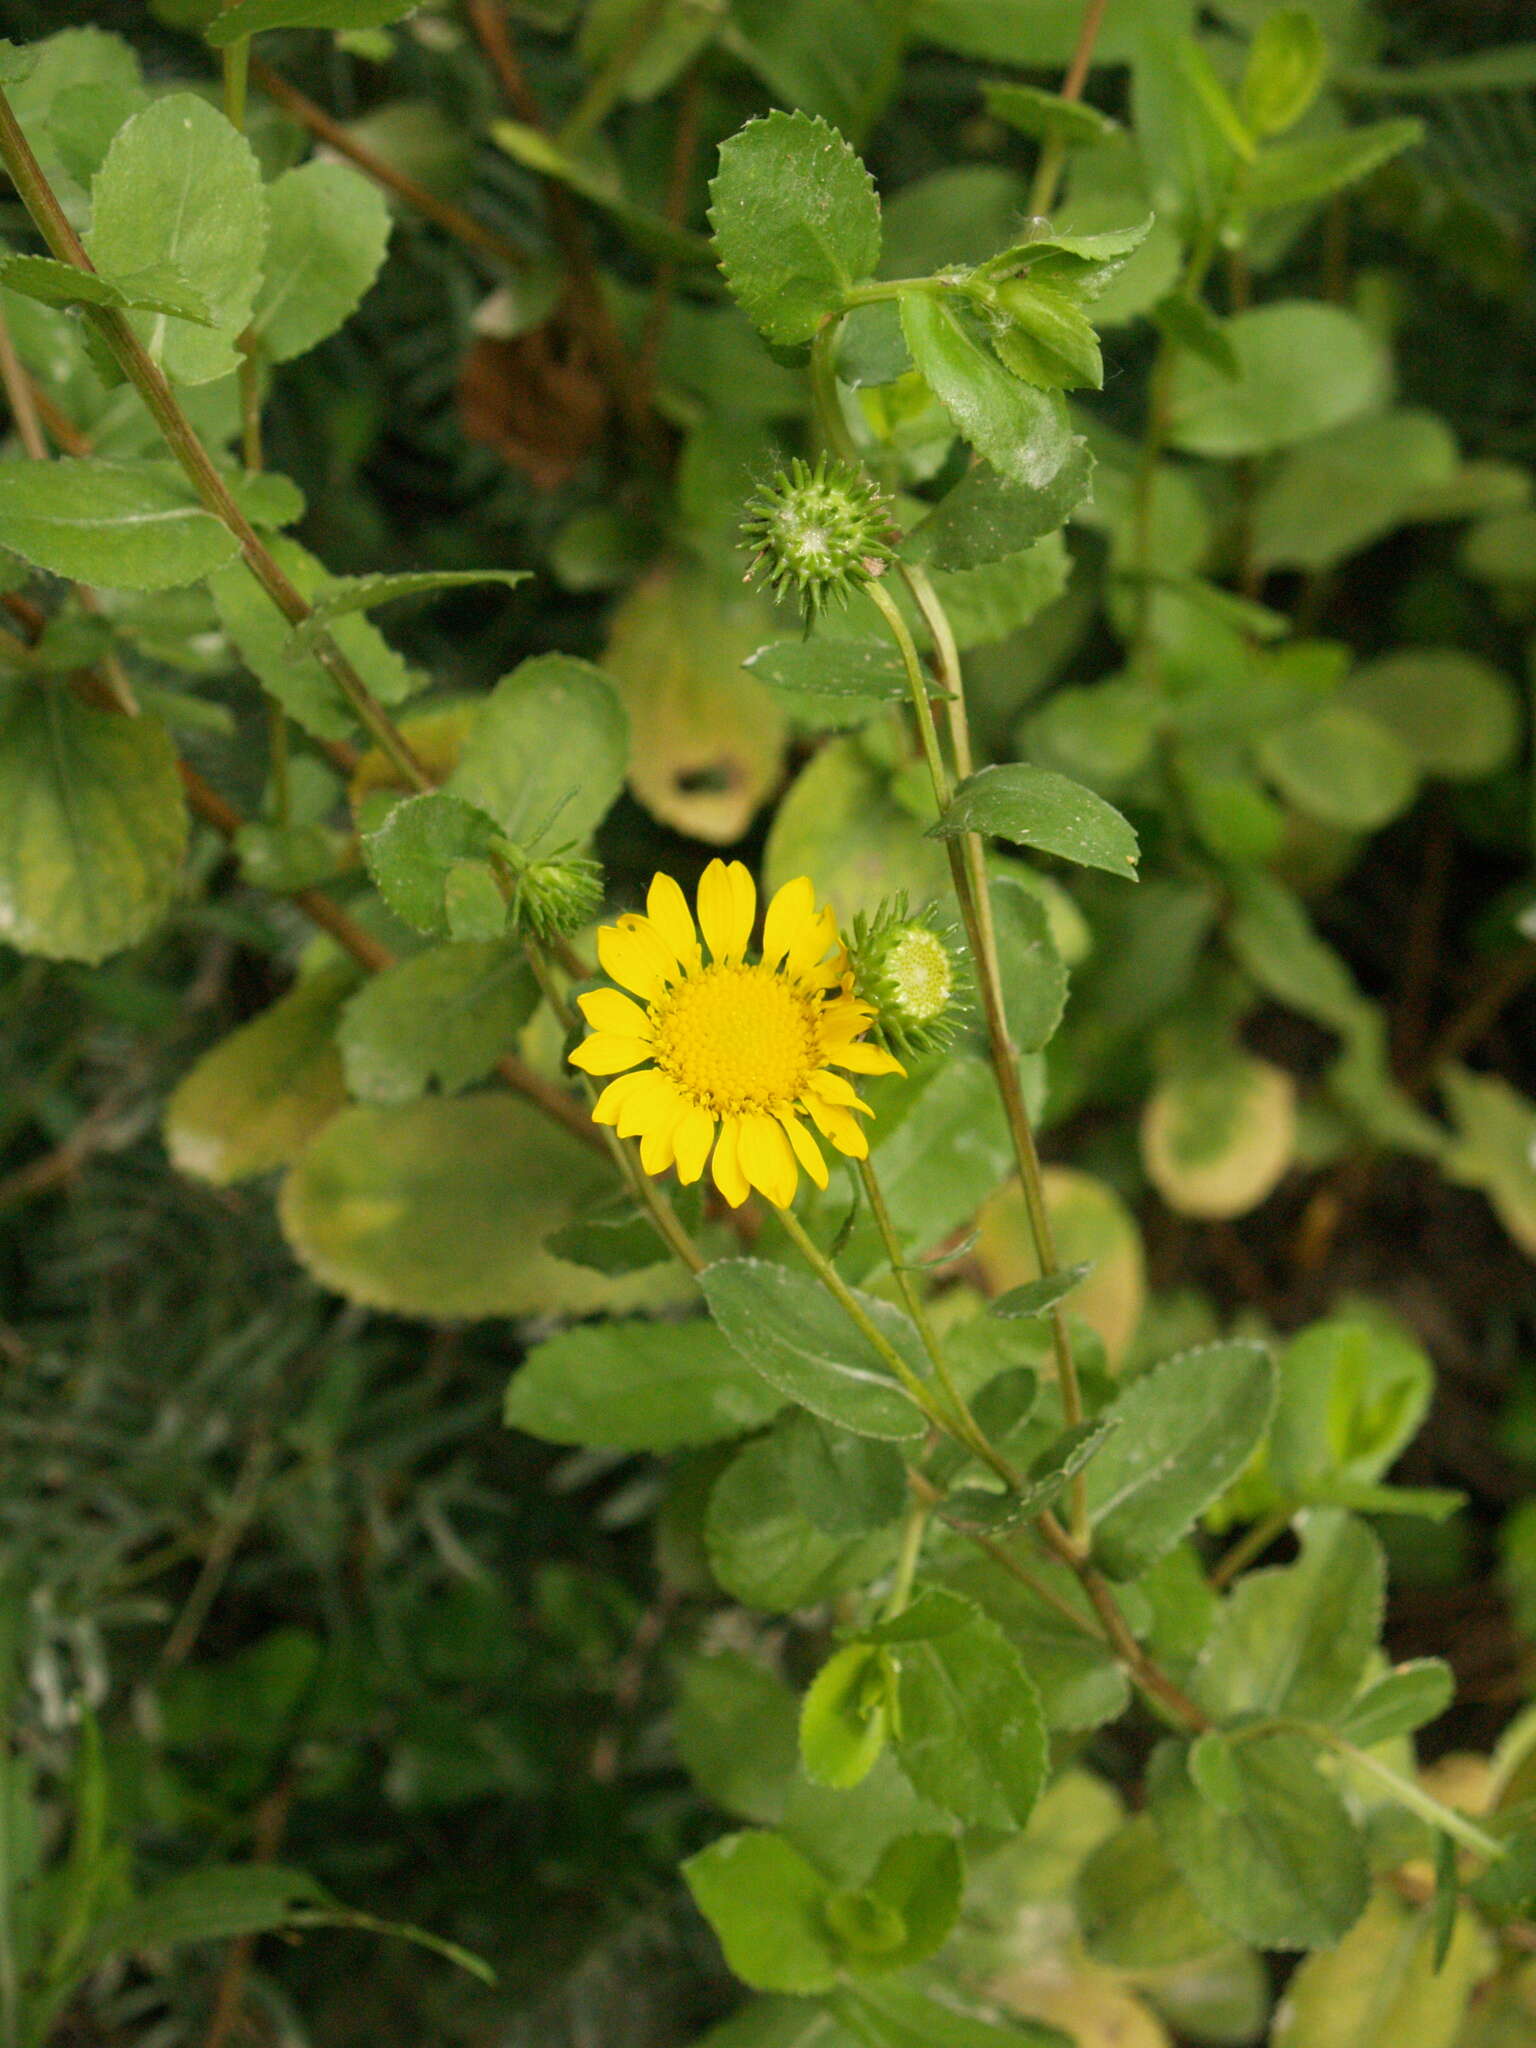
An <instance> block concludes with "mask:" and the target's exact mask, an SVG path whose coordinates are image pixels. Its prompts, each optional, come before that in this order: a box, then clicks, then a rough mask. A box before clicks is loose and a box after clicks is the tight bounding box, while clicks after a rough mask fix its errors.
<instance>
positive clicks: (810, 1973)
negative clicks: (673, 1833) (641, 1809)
mask: <svg viewBox="0 0 1536 2048" xmlns="http://www.w3.org/2000/svg"><path fill="white" fill-rule="evenodd" d="M683 1878H684V1881H685V1882H686V1884H687V1886H688V1889H689V1891H691V1892H692V1894H693V1898H694V1903H695V1904H696V1905H697V1907H698V1909H699V1911H700V1912H701V1913H702V1914H703V1915H704V1917H705V1919H706V1920H707V1921H708V1922H709V1924H710V1926H711V1927H713V1928H714V1930H715V1934H716V1936H717V1937H718V1939H719V1942H720V1946H721V1948H722V1949H723V1950H724V1952H725V1959H726V1961H727V1962H728V1963H729V1964H730V1966H731V1968H732V1969H733V1970H734V1971H735V1972H736V1975H737V1976H738V1977H740V1979H741V1980H742V1982H743V1983H744V1984H750V1985H751V1986H752V1987H753V1989H754V1990H756V1991H797V1992H802V1993H803V1992H808V1991H827V1990H830V1989H831V1987H832V1986H833V1985H834V1984H835V1983H836V1982H837V1978H838V1970H839V1964H840V1961H841V1958H840V1955H839V1950H838V1944H837V1942H836V1940H835V1938H834V1937H833V1935H832V1932H831V1929H830V1928H829V1926H828V1924H827V1920H826V1913H825V1907H826V1902H827V1898H828V1896H829V1894H830V1892H831V1886H830V1885H829V1884H828V1883H827V1880H826V1879H825V1878H824V1877H823V1876H822V1875H821V1872H820V1871H819V1870H817V1868H816V1867H815V1865H814V1864H813V1863H810V1862H808V1861H807V1860H806V1858H805V1857H804V1856H802V1855H801V1854H800V1851H799V1850H798V1849H796V1848H794V1847H793V1846H792V1845H791V1844H790V1843H788V1842H786V1841H785V1839H784V1837H783V1836H782V1835H775V1834H769V1833H767V1832H765V1831H758V1830H754V1831H751V1832H747V1833H742V1834H736V1835H722V1836H721V1837H720V1839H719V1840H718V1841H717V1842H711V1843H710V1845H709V1847H708V1848H707V1849H701V1850H700V1851H699V1853H698V1854H697V1855H696V1856H690V1857H689V1858H688V1860H687V1862H686V1863H684V1865H683Z"/></svg>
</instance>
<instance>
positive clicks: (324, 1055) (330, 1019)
mask: <svg viewBox="0 0 1536 2048" xmlns="http://www.w3.org/2000/svg"><path fill="white" fill-rule="evenodd" d="M356 986H357V973H356V970H355V969H354V968H352V967H349V966H337V967H327V968H322V969H321V970H320V971H319V972H318V973H315V974H311V975H308V976H306V977H305V979H304V980H302V981H300V982H298V983H297V984H296V985H295V986H294V987H293V988H291V989H290V990H289V991H288V993H287V994H286V995H284V996H279V997H278V999H277V1001H276V1002H275V1003H272V1004H270V1005H269V1006H268V1008H267V1009H265V1010H263V1011H262V1013H261V1015H260V1016H259V1017H255V1018H253V1019H252V1020H251V1022H250V1023H249V1024H242V1025H240V1027H239V1028H238V1029H237V1030H235V1031H232V1032H231V1033H230V1034H229V1036H228V1037H227V1038H223V1039H220V1041H219V1043H218V1044H217V1045H216V1046H214V1047H213V1048H212V1049H211V1050H210V1051H208V1052H205V1053H204V1054H203V1056H202V1058H201V1059H200V1060H198V1062H197V1063H196V1065H195V1066H194V1067H192V1069H191V1070H190V1072H189V1073H188V1074H187V1075H186V1076H185V1078H184V1079H183V1080H182V1081H181V1083H180V1085H179V1086H178V1087H177V1089H176V1092H175V1093H174V1094H173V1095H172V1097H171V1099H170V1102H169V1104H168V1105H167V1107H166V1112H165V1143H166V1149H167V1151H168V1152H169V1153H170V1155H171V1160H172V1163H173V1164H174V1165H175V1166H177V1167H178V1168H179V1169H180V1170H181V1172H183V1173H187V1174H191V1175H193V1176H194V1177H195V1178H196V1179H198V1180H205V1181H211V1182H212V1183H213V1185H214V1186H215V1187H228V1186H229V1185H230V1184H231V1183H232V1182H234V1181H239V1180H249V1179H250V1178H251V1177H252V1176H253V1175H255V1174H259V1173H270V1172H271V1171H272V1170H273V1168H274V1167H278V1166H289V1165H291V1164H292V1163H293V1161H294V1160H295V1159H297V1158H298V1157H299V1155H300V1154H301V1153H302V1152H303V1150H304V1148H305V1146H306V1145H307V1144H308V1143H309V1141H310V1139H311V1138H313V1137H314V1135H315V1133H316V1132H317V1131H319V1130H322V1129H323V1128H324V1127H325V1125H326V1124H328V1123H329V1122H330V1120H331V1118H332V1117H333V1116H335V1115H336V1114H337V1113H338V1111H340V1110H342V1109H344V1108H345V1107H346V1101H347V1091H346V1087H345V1085H344V1083H343V1081H342V1072H341V1056H340V1054H339V1053H338V1052H337V1050H336V1026H337V1023H338V1021H339V1019H340V1016H341V1009H342V1005H343V1003H344V1002H345V1001H346V999H347V997H348V995H349V994H350V993H351V992H352V990H353V989H354V988H355V987H356Z"/></svg>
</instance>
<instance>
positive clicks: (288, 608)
mask: <svg viewBox="0 0 1536 2048" xmlns="http://www.w3.org/2000/svg"><path fill="white" fill-rule="evenodd" d="M0 160H3V162H4V164H5V167H6V170H7V171H8V172H9V173H10V177H11V182H12V183H13V184H14V185H15V187H16V191H17V194H18V196H19V197H20V199H21V202H22V204H23V205H24V206H25V207H26V209H27V212H28V214H29V215H30V216H31V219H32V223H33V225H34V227H36V229H37V231H38V233H39V234H40V235H41V236H42V238H43V240H44V241H45V242H46V243H47V245H48V247H49V249H50V250H51V252H52V253H53V255H54V256H56V257H57V258H58V260H59V261H60V262H61V263H69V264H72V265H73V266H74V268H75V269H77V270H90V269H91V268H92V267H93V266H92V264H91V260H90V258H89V257H88V256H87V255H86V253H85V249H84V247H83V245H82V244H81V241H80V238H79V236H78V235H76V233H75V231H74V229H73V228H72V227H71V226H70V224H69V222H68V220H67V219H66V218H65V215H64V212H63V209H62V208H61V207H60V205H59V202H58V200H57V199H56V198H55V197H54V194H53V190H52V187H51V186H50V185H49V183H48V181H47V179H46V178H45V177H44V176H43V173H42V170H41V169H40V167H39V165H38V162H37V159H36V157H35V156H34V155H33V154H32V150H31V146H30V144H29V143H28V141H27V138H26V136H25V135H24V134H23V132H22V129H21V125H20V123H19V122H18V121H17V119H16V116H15V114H14V112H13V111H12V109H11V104H10V101H9V99H8V98H7V96H6V94H5V92H4V90H3V89H0ZM86 317H87V318H88V319H89V320H90V321H91V323H92V325H93V326H94V327H95V328H96V330H97V332H98V333H99V334H100V335H101V338H102V340H103V341H104V342H105V344H106V346H107V348H108V349H109V350H110V351H111V353H112V355H113V357H114V358H115V360H116V362H117V364H118V367H119V368H120V369H121V370H122V372H123V374H124V376H125V377H126V378H127V379H128V381H129V382H130V383H131V384H132V385H133V386H134V388H135V390H136V391H137V392H138V394H139V396H140V398H141V399H142V400H143V401H144V404H145V406H146V407H147V408H148V410H149V413H150V416H151V417H152V418H153V420H154V422H155V424H156V426H157V427H159V429H160V432H161V434H162V435H163V437H164V439H165V441H166V444H167V446H168V447H169V448H170V450H171V453H172V454H173V455H174V456H175V458H176V460H177V461H178V463H179V464H180V465H181V468H182V471H183V472H184V474H185V475H186V477H187V480H188V482H189V483H190V484H191V485H192V488H193V489H194V491H195V492H196V493H197V496H198V498H199V499H200V500H201V502H202V504H203V506H204V507H205V509H206V510H208V511H209V512H211V513H212V514H213V516H214V517H215V518H216V519H217V520H218V521H219V522H220V523H221V524H222V525H223V526H224V527H226V528H227V529H228V531H229V532H230V533H231V534H232V535H233V537H234V539H235V541H236V542H237V543H238V545H239V549H240V553H241V555H242V557H243V558H244V560H245V563H246V566H247V567H248V568H249V570H250V571H251V574H252V575H253V576H254V577H255V578H256V580H257V582H258V583H259V584H260V585H261V587H262V589H263V590H265V591H266V593H267V595H268V597H270V598H271V600H272V602H273V603H274V604H275V605H276V606H277V608H278V610H279V611H280V612H281V613H282V615H283V617H284V618H285V619H287V621H288V623H289V624H290V625H292V626H299V625H302V624H303V623H304V621H305V620H306V619H307V618H309V616H310V606H309V605H308V604H307V603H306V602H305V600H304V598H303V597H302V596H301V595H300V594H299V592H298V591H297V590H296V589H295V588H294V586H293V584H292V583H291V582H290V581H289V579H288V577H287V576H286V575H284V573H283V571H282V570H281V569H280V568H279V566H278V564H277V562H276V561H275V560H274V558H273V556H272V554H271V552H270V551H269V549H268V548H267V546H266V544H265V542H264V541H263V540H262V539H261V537H260V535H259V534H258V533H257V532H256V529H255V528H254V527H253V526H252V525H251V523H250V521H249V520H248V519H247V518H246V516H245V514H244V513H243V512H242V511H241V510H240V507H239V506H238V505H237V504H236V503H235V501H234V499H233V497H231V495H230V492H229V487H228V485H227V484H226V483H225V481H224V479H223V477H222V476H220V474H219V472H218V470H217V468H216V467H215V466H214V463H213V460H212V458H211V457H210V456H209V454H208V451H207V449H206V448H204V446H203V444H202V442H201V441H200V440H199V439H198V437H197V433H196V431H195V429H194V428H193V426H192V423H191V422H190V420H188V418H187V416H186V414H185V413H184V412H183V411H182V409H181V406H180V405H179V403H178V402H177V399H176V396H175V393H174V392H173V391H172V390H171V387H170V385H169V384H168V383H167V381H166V379H165V376H164V373H163V372H162V371H161V369H160V366H159V364H158V363H156V362H155V361H154V360H153V358H152V357H151V356H150V355H149V354H148V352H147V351H146V349H145V348H144V346H143V344H142V343H141V342H140V340H139V338H138V336H137V335H136V334H135V333H134V331H133V329H132V328H131V327H130V326H129V324H128V322H127V321H126V320H125V319H124V317H123V315H122V314H121V313H118V312H116V311H114V310H113V309H112V308H110V307H106V306H90V307H87V308H86ZM314 653H315V655H316V658H317V659H318V660H319V662H320V664H321V666H322V667H323V668H324V669H325V671H326V673H327V674H328V675H329V676H330V677H331V679H332V681H333V682H334V683H335V684H336V686H337V688H338V689H339V690H340V691H341V693H342V695H343V696H344V697H345V698H346V700H347V702H348V703H349V704H350V705H351V707H352V709H353V712H354V713H355V714H356V717H357V719H358V722H359V723H360V724H361V725H362V726H363V728H364V730H365V731H366V732H367V733H368V734H369V735H370V737H371V738H372V739H374V740H375V741H376V742H377V744H378V746H379V747H380V749H381V750H382V752H383V753H384V754H385V756H386V757H387V759H388V760H389V761H391V762H392V763H393V765H394V767H395V768H396V769H397V770H398V772H399V773H400V774H401V775H402V776H403V777H404V778H405V780H406V782H407V783H408V784H409V785H410V787H411V788H413V789H417V790H428V789H431V788H432V787H433V786H434V785H433V782H432V778H431V777H430V776H429V775H428V774H427V772H426V770H425V769H424V768H423V767H422V765H421V763H420V762H419V761H418V760H417V759H416V756H415V755H414V754H413V753H412V752H411V749H410V746H409V745H408V743H407V742H406V740H405V738H404V737H403V735H402V734H401V733H400V732H399V731H398V730H397V728H396V726H395V724H394V722H393V720H392V719H391V718H390V717H389V714H388V713H387V712H386V711H385V709H384V707H383V705H382V704H380V703H379V702H378V700H377V699H376V698H375V696H374V694H373V692H372V691H371V690H370V689H369V688H368V685H367V684H366V683H365V682H364V681H363V679H362V677H361V676H360V675H359V674H358V673H357V670H356V669H355V668H354V667H353V665H352V663H351V662H350V661H349V660H348V659H347V657H346V656H345V655H344V654H343V653H342V651H341V649H340V648H339V647H338V646H337V645H336V643H335V641H334V640H333V639H332V638H331V636H330V635H329V634H328V633H321V634H319V635H317V636H316V639H315V642H314Z"/></svg>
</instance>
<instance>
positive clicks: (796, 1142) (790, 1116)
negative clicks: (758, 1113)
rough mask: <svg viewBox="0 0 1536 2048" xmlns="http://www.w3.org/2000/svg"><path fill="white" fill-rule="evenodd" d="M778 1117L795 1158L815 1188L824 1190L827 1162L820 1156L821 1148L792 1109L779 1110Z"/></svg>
mask: <svg viewBox="0 0 1536 2048" xmlns="http://www.w3.org/2000/svg"><path fill="white" fill-rule="evenodd" d="M778 1116H779V1122H780V1123H781V1124H782V1125H783V1126H784V1131H785V1135H786V1136H787V1137H788V1139H789V1142H790V1144H791V1145H793V1146H794V1148H795V1157H796V1158H797V1159H798V1160H799V1162H800V1164H801V1165H802V1166H803V1167H804V1168H805V1170H806V1172H807V1173H808V1174H809V1175H810V1176H811V1179H812V1180H813V1181H815V1183H816V1185H817V1187H819V1188H824V1187H825V1186H826V1184H827V1162H826V1160H825V1159H823V1158H822V1156H821V1147H820V1146H819V1145H818V1144H817V1142H816V1140H815V1139H814V1138H813V1137H812V1136H811V1134H810V1132H809V1131H808V1130H807V1129H806V1128H805V1125H804V1124H803V1123H801V1121H800V1119H799V1117H798V1116H796V1114H795V1112H794V1111H793V1110H792V1109H781V1110H780V1111H779V1113H778Z"/></svg>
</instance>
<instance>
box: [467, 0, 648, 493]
mask: <svg viewBox="0 0 1536 2048" xmlns="http://www.w3.org/2000/svg"><path fill="white" fill-rule="evenodd" d="M468 12H469V20H470V26H471V27H472V28H473V29H474V32H475V34H476V36H477V37H478V38H479V41H480V47H481V48H482V49H483V50H484V52H485V55H486V60H487V62H488V63H489V64H490V67H491V69H492V70H493V71H494V72H495V74H496V79H497V83H498V84H499V85H500V87H501V90H502V93H503V95H504V96H505V98H506V102H507V105H508V106H509V107H510V108H511V109H512V111H513V113H514V114H515V115H516V116H517V118H518V119H519V120H520V121H521V122H522V123H523V124H524V126H525V127H528V128H537V129H538V130H539V131H540V133H541V134H543V133H547V126H546V123H545V120H544V113H543V109H542V108H541V107H540V105H539V103H538V100H537V99H536V98H535V97H534V93H533V89H532V87H531V86H530V85H529V83H528V77H527V74H526V72H525V71H524V70H523V65H522V59H521V58H520V57H519V56H518V53H517V45H516V44H515V43H514V42H513V40H512V31H511V28H510V26H509V25H508V22H507V17H506V12H505V10H504V8H503V7H502V6H501V4H500V0H469V6H468ZM542 183H543V187H544V204H545V207H546V210H547V212H548V216H549V231H550V234H551V235H552V236H553V237H554V241H555V246H556V247H557V248H558V249H559V251H560V255H561V259H562V261H563V262H564V264H565V275H566V288H567V290H568V291H569V293H570V298H571V304H572V306H573V308H574V310H575V312H576V315H577V318H578V320H579V322H580V324H581V328H582V331H583V333H584V334H585V335H586V338H587V343H588V345H589V347H590V348H591V350H592V354H593V356H594V357H595V359H596V361H597V365H598V367H599V369H600V370H601V371H602V374H603V381H604V382H605V383H606V384H607V386H608V389H609V391H610V392H611V393H612V396H613V399H614V402H615V404H616V405H617V406H618V408H619V411H620V413H621V414H622V416H623V419H624V423H625V425H626V426H627V427H628V428H629V430H630V432H631V433H632V434H634V436H635V437H636V439H637V440H638V441H639V442H640V443H641V444H642V445H644V446H647V447H649V448H650V449H651V451H652V452H653V453H654V452H657V449H658V432H657V425H656V421H655V418H654V416H653V415H652V413H651V410H650V407H649V405H648V404H647V402H646V398H645V393H644V391H643V389H642V388H641V382H640V378H639V376H638V375H637V373H636V368H635V365H634V364H633V363H632V362H631V361H630V359H629V355H628V353H627V351H626V350H625V347H624V342H623V338H622V336H621V335H620V333H619V330H618V327H617V325H616V323H615V321H614V317H613V313H612V311H611V310H610V308H609V305H608V301H607V299H606V298H605V297H604V296H603V286H602V280H601V278H600V277H599V276H598V273H597V263H596V260H595V258H594V257H593V254H592V242H591V238H590V236H589V235H588V233H587V228H586V223H585V221H584V220H583V219H582V217H581V209H580V208H579V207H578V206H577V204H576V201H575V200H574V199H573V198H572V197H571V195H570V193H569V192H568V191H567V190H566V188H565V187H564V185H562V184H561V183H560V181H559V179H558V178H545V179H544V180H543V181H542Z"/></svg>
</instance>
